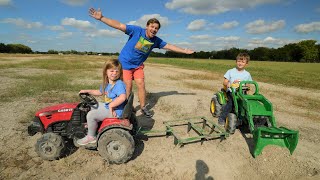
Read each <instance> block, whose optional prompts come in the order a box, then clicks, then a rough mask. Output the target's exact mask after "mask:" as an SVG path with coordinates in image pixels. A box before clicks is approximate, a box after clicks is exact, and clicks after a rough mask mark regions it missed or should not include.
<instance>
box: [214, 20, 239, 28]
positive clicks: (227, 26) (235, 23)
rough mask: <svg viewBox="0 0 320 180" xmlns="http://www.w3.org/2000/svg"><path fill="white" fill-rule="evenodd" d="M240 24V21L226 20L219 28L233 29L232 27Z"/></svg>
mask: <svg viewBox="0 0 320 180" xmlns="http://www.w3.org/2000/svg"><path fill="white" fill-rule="evenodd" d="M238 25H239V22H238V21H230V22H225V23H223V24H222V25H221V26H220V27H219V29H231V28H234V27H236V26H238Z"/></svg>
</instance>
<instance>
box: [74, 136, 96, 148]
mask: <svg viewBox="0 0 320 180" xmlns="http://www.w3.org/2000/svg"><path fill="white" fill-rule="evenodd" d="M96 142H97V139H96V138H95V137H92V136H89V135H87V136H85V137H84V138H82V139H78V140H77V143H78V144H79V145H80V146H85V145H87V144H94V143H96Z"/></svg>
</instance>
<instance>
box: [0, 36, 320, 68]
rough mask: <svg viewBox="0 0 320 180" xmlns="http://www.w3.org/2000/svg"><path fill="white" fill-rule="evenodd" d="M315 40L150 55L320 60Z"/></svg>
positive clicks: (9, 49) (22, 49)
mask: <svg viewBox="0 0 320 180" xmlns="http://www.w3.org/2000/svg"><path fill="white" fill-rule="evenodd" d="M316 42H317V41H316V40H303V41H300V42H298V43H290V44H287V45H284V46H283V47H280V48H276V49H275V48H267V47H257V48H254V49H252V50H247V49H239V48H231V49H226V50H220V51H211V52H205V51H199V52H195V53H194V54H192V55H186V54H180V53H175V52H172V51H167V52H166V53H160V52H151V54H150V56H151V57H170V58H196V59H235V57H236V56H237V54H238V53H239V52H247V53H249V54H250V56H251V59H252V60H257V61H286V62H317V63H319V62H320V44H316ZM0 53H27V54H31V53H36V54H79V55H115V56H118V55H119V53H98V52H92V51H89V52H87V51H84V52H79V51H76V50H70V51H56V50H48V51H47V52H38V51H35V52H33V51H32V49H31V48H30V47H28V46H25V45H23V44H7V45H5V44H3V43H0Z"/></svg>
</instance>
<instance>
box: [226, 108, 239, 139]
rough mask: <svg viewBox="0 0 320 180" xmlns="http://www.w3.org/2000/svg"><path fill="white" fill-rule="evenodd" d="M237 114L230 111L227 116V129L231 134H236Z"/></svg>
mask: <svg viewBox="0 0 320 180" xmlns="http://www.w3.org/2000/svg"><path fill="white" fill-rule="evenodd" d="M237 120H238V118H237V116H236V115H235V114H234V113H229V114H228V116H227V118H226V125H225V127H226V130H227V132H229V133H230V134H234V132H235V130H236V128H237Z"/></svg>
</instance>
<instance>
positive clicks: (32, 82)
mask: <svg viewBox="0 0 320 180" xmlns="http://www.w3.org/2000/svg"><path fill="white" fill-rule="evenodd" d="M71 77H72V76H69V75H68V72H65V73H56V74H54V75H52V74H51V75H49V74H43V75H34V76H27V75H26V76H21V75H19V76H16V77H15V78H16V79H23V80H24V81H23V82H20V83H17V85H16V86H14V87H11V88H9V89H7V90H6V91H5V92H2V93H1V94H0V100H1V101H5V102H8V101H13V100H15V99H17V98H22V97H35V96H39V95H41V93H43V92H52V91H53V92H63V91H66V92H73V93H78V92H79V91H80V90H81V89H97V88H98V86H99V85H91V84H75V83H71V82H72V78H71ZM54 94H55V93H50V95H54ZM57 94H58V95H55V96H59V94H60V93H57ZM60 98H61V97H60Z"/></svg>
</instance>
